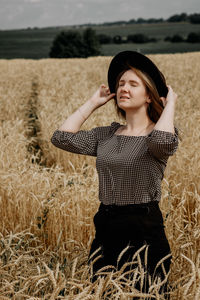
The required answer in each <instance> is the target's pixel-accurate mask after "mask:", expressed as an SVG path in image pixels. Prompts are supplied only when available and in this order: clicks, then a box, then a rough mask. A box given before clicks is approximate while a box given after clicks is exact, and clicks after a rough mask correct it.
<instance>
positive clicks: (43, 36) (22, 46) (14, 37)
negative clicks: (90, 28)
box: [0, 23, 200, 59]
mask: <svg viewBox="0 0 200 300" xmlns="http://www.w3.org/2000/svg"><path fill="white" fill-rule="evenodd" d="M73 28H74V29H76V30H79V31H82V30H83V29H85V28H84V27H80V28H79V27H75V26H74V27H73ZM65 29H66V30H68V29H72V28H70V27H62V28H56V27H55V28H43V29H31V30H7V31H0V58H2V59H14V58H32V59H40V58H48V53H49V50H50V47H51V44H52V41H53V39H54V37H55V36H56V35H57V34H58V33H59V32H60V31H61V30H65ZM94 29H95V30H96V33H97V34H100V33H104V34H107V35H109V36H112V37H113V36H115V35H118V34H119V35H121V36H127V35H129V34H135V33H143V34H145V35H147V36H148V37H149V38H153V37H154V38H157V39H159V41H158V42H156V43H146V44H133V43H132V44H120V45H117V44H109V45H102V47H101V52H102V55H106V56H111V55H114V54H116V53H117V52H119V51H123V50H126V49H130V50H138V51H141V52H142V53H144V54H150V53H178V52H179V53H181V52H193V51H200V43H196V44H191V43H170V42H165V41H164V38H165V37H166V36H173V35H175V34H180V35H181V36H182V37H183V38H186V37H187V35H188V34H189V33H190V32H200V24H190V23H160V24H129V25H120V26H119V25H113V26H100V25H99V26H95V27H94Z"/></svg>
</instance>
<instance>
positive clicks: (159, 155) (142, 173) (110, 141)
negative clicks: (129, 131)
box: [51, 122, 178, 205]
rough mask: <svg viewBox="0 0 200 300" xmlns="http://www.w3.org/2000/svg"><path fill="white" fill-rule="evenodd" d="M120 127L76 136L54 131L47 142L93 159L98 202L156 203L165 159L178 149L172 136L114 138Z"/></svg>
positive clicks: (155, 133)
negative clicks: (97, 179)
mask: <svg viewBox="0 0 200 300" xmlns="http://www.w3.org/2000/svg"><path fill="white" fill-rule="evenodd" d="M120 126H121V125H120V124H119V123H117V122H113V123H111V125H110V126H103V127H96V128H93V129H91V130H89V131H86V130H80V131H78V132H76V133H72V132H66V131H60V130H56V131H55V132H54V133H53V136H52V138H51V142H52V144H53V145H55V146H56V147H58V148H61V149H63V150H66V151H69V152H73V153H78V154H85V155H91V156H96V157H97V159H96V168H97V172H98V176H99V200H100V201H101V202H102V203H103V204H105V205H107V204H116V205H127V204H134V203H147V202H149V201H159V200H160V198H161V180H162V179H163V175H164V170H165V167H166V164H167V160H168V157H169V156H170V155H173V154H174V152H175V151H176V149H177V147H178V130H177V128H176V127H175V133H174V134H173V133H170V132H165V131H161V130H155V129H154V130H153V131H152V132H151V133H149V134H148V135H146V136H127V135H116V134H115V131H116V130H117V129H118V128H119V127H120Z"/></svg>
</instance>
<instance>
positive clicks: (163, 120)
mask: <svg viewBox="0 0 200 300" xmlns="http://www.w3.org/2000/svg"><path fill="white" fill-rule="evenodd" d="M167 87H168V94H167V97H166V98H164V97H161V100H162V102H163V105H164V109H163V112H162V114H161V116H160V118H159V120H158V121H157V123H156V125H155V126H154V129H156V130H162V131H167V132H171V133H175V131H174V112H175V104H176V99H177V94H176V93H175V92H174V91H173V89H172V88H171V86H170V85H168V86H167Z"/></svg>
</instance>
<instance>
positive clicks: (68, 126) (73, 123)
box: [58, 84, 115, 133]
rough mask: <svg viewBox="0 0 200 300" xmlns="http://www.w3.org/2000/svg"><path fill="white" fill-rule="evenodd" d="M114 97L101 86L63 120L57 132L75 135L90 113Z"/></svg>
mask: <svg viewBox="0 0 200 300" xmlns="http://www.w3.org/2000/svg"><path fill="white" fill-rule="evenodd" d="M114 95H115V94H110V91H109V89H108V88H107V87H106V86H105V85H104V84H102V85H101V86H100V87H99V88H98V90H97V91H96V92H95V93H94V95H93V96H92V97H91V98H90V99H89V100H88V101H87V102H85V103H84V104H83V105H82V106H80V107H79V108H78V109H77V110H76V111H75V112H74V113H73V114H72V115H70V116H69V117H68V118H67V120H65V122H64V123H63V124H62V126H60V128H59V129H58V130H61V131H67V132H73V133H76V132H77V131H79V130H80V127H81V126H82V124H83V123H84V122H85V121H86V120H87V119H88V117H89V116H90V115H91V114H92V112H93V111H94V110H95V109H96V108H98V107H100V106H102V105H104V104H105V103H106V102H108V101H109V100H111V99H112V98H113V97H114Z"/></svg>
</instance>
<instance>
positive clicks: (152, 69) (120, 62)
mask: <svg viewBox="0 0 200 300" xmlns="http://www.w3.org/2000/svg"><path fill="white" fill-rule="evenodd" d="M128 66H132V67H134V68H137V69H139V70H141V71H143V72H145V73H146V74H148V75H149V76H150V77H151V78H152V80H153V81H154V84H155V86H156V88H157V91H158V94H159V96H160V97H166V96H167V93H168V88H167V86H166V82H165V78H164V76H163V74H162V73H161V72H160V71H159V69H158V68H157V66H156V65H155V64H154V63H153V62H152V61H151V60H150V59H149V58H148V57H147V56H145V55H143V54H141V53H139V52H136V51H123V52H120V53H118V54H117V55H116V56H115V57H114V58H113V59H112V61H111V63H110V66H109V69H108V86H109V89H110V92H111V93H115V92H116V81H117V77H118V75H119V74H120V73H121V72H123V71H124V70H128V68H129V67H128Z"/></svg>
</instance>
